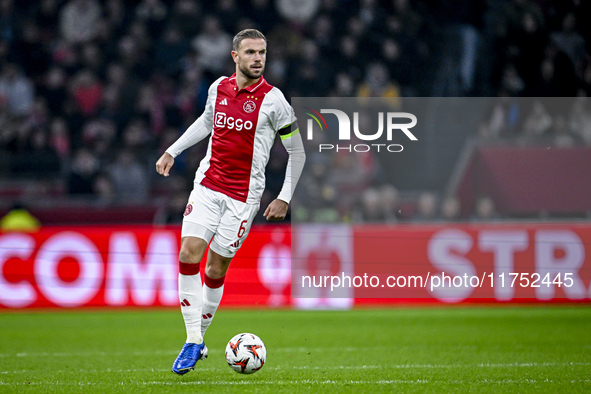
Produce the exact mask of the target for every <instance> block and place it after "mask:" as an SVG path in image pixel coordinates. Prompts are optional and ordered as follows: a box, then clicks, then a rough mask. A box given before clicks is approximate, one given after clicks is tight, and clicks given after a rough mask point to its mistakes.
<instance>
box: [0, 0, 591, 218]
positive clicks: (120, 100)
mask: <svg viewBox="0 0 591 394" xmlns="http://www.w3.org/2000/svg"><path fill="white" fill-rule="evenodd" d="M589 15H591V4H590V2H589V1H586V0H562V1H554V0H449V1H444V0H391V1H385V0H297V1H296V0H275V1H271V0H250V1H238V0H217V1H198V0H175V1H161V0H136V1H133V0H130V1H122V0H103V1H99V0H39V1H26V0H21V1H14V0H0V179H3V180H15V179H16V180H23V179H25V180H27V182H28V185H33V186H31V187H30V190H29V192H30V193H32V194H33V195H35V196H36V198H38V197H44V196H48V198H49V197H51V196H58V197H59V198H63V196H69V197H68V198H78V197H82V198H84V199H86V200H88V201H93V202H95V203H99V204H105V205H108V204H146V203H153V201H155V200H156V199H159V200H158V201H162V209H161V210H160V212H159V213H158V215H157V219H156V220H157V221H158V222H162V223H169V222H178V221H180V219H181V217H182V215H181V214H182V211H183V209H184V205H185V203H186V198H187V195H188V192H189V191H190V190H191V186H192V185H191V183H192V180H193V176H194V171H195V169H196V167H197V165H198V162H199V160H200V159H201V157H202V156H203V154H202V153H203V152H204V150H205V144H199V145H198V146H197V147H195V148H193V149H192V150H191V151H190V152H188V153H187V154H184V155H182V156H181V157H179V159H178V160H177V163H176V165H175V169H174V171H173V176H172V177H171V178H170V179H159V178H157V177H156V173H155V171H154V163H155V161H156V159H157V158H158V156H159V155H160V154H161V153H162V152H163V151H164V149H166V147H168V146H169V145H170V144H171V143H172V142H173V141H174V140H176V138H178V136H179V135H180V134H181V133H182V132H183V131H184V130H185V128H186V127H187V126H188V125H189V124H191V123H192V122H193V121H194V120H195V118H196V117H198V116H199V115H200V114H201V112H202V110H203V108H204V105H205V100H206V95H207V88H208V86H209V85H210V84H211V83H212V82H213V81H214V80H215V79H217V78H218V77H219V76H220V75H231V74H232V73H233V72H234V64H233V62H232V59H231V57H230V51H231V41H232V37H233V35H234V34H235V33H236V32H238V31H240V30H242V29H244V28H252V27H255V28H258V29H260V30H261V31H262V32H264V33H265V34H266V36H267V38H268V40H269V42H268V48H269V57H268V62H267V67H266V72H265V78H266V79H267V80H268V81H269V82H270V83H271V84H273V85H275V86H277V87H279V88H280V89H281V90H282V91H283V92H284V93H285V95H286V96H287V98H288V99H289V98H290V97H314V96H316V97H323V96H334V97H352V96H361V97H374V96H384V97H391V96H393V97H396V96H488V97H494V96H498V97H500V99H499V104H498V105H497V106H496V107H495V109H494V110H493V111H492V113H491V114H490V119H487V120H485V121H483V123H482V127H481V130H475V135H476V134H480V135H481V136H482V138H505V137H507V136H509V137H511V136H515V135H524V136H529V137H532V138H537V137H540V136H548V135H551V136H554V135H555V134H556V135H557V136H558V137H556V138H557V141H558V142H557V143H560V144H568V143H571V142H572V143H587V144H588V143H591V137H590V135H591V134H590V132H589V123H590V117H589V108H588V106H586V105H582V104H578V105H579V107H580V108H572V111H571V112H569V113H565V116H563V118H562V119H561V118H560V117H559V116H557V115H556V114H552V113H549V111H548V108H546V107H544V103H543V102H540V103H539V105H534V106H532V108H531V121H529V120H528V117H529V116H530V115H527V114H524V111H526V110H525V109H521V118H520V119H521V120H519V121H515V117H514V115H515V113H514V111H515V108H513V107H512V101H511V98H512V97H519V96H539V97H545V96H548V97H550V96H570V97H575V96H578V97H586V96H588V95H589V94H590V93H591V57H590V56H589V53H590V52H591V51H590V50H589V43H590V42H591V24H589V23H588V21H587V19H588V18H589ZM576 105H577V104H576V103H575V104H573V106H574V107H576ZM527 111H530V109H527ZM546 115H547V116H546ZM548 118H550V119H548ZM574 122H581V123H584V130H585V131H584V132H583V131H580V130H583V129H581V128H578V129H577V131H576V132H572V128H573V127H575V128H577V127H578V126H573V124H574ZM581 127H583V126H581ZM564 130H566V131H564ZM568 130H571V131H568ZM569 136H570V137H572V138H571V139H572V141H568V138H569ZM285 160H286V155H285V152H284V151H283V150H282V148H281V147H280V146H279V145H278V146H277V147H276V148H275V149H274V153H273V156H272V159H271V162H270V163H269V167H268V169H267V178H268V188H267V192H266V195H265V197H264V198H265V199H266V200H263V205H264V204H265V201H268V200H269V199H270V198H271V196H274V195H277V193H278V191H279V189H280V187H281V184H282V180H283V174H284V172H283V168H284V165H285ZM338 160H339V163H337V165H333V164H334V163H330V164H328V163H321V159H318V158H313V159H312V160H311V161H310V163H309V165H310V166H311V168H310V169H309V172H310V175H309V177H308V178H309V179H307V180H306V181H305V182H307V184H306V186H305V188H306V190H305V191H304V192H305V193H306V194H308V195H310V196H323V198H321V199H318V200H316V203H317V204H318V205H319V206H318V207H313V208H310V209H314V211H315V212H317V213H318V215H325V217H326V220H331V221H342V220H348V221H355V222H362V221H394V220H399V219H400V218H406V219H413V220H414V219H416V220H431V219H433V218H435V217H437V218H442V219H444V220H447V218H450V219H453V218H455V217H457V215H458V213H457V212H459V207H457V200H454V198H453V197H447V198H436V197H435V196H436V193H433V192H431V191H426V192H424V193H419V192H417V193H415V195H416V196H415V197H413V198H414V201H413V204H412V206H413V210H412V211H413V213H412V214H410V216H404V212H406V210H403V209H397V208H398V205H397V203H395V202H396V201H398V199H399V194H400V192H399V191H398V190H397V189H396V188H395V186H394V185H389V184H387V183H383V184H377V185H376V184H375V182H374V183H372V182H371V176H373V175H372V174H375V173H376V169H375V167H376V166H377V164H376V163H372V162H371V159H367V160H366V161H367V162H363V163H358V162H351V159H350V158H347V157H346V156H343V158H339V159H338ZM323 166H324V169H323V168H322V167H323ZM322 171H330V178H331V183H330V184H325V185H323V184H322V183H321V182H314V179H313V178H314V177H315V176H317V177H318V179H317V180H319V179H321V175H322V174H321V172H322ZM322 176H323V175H322ZM368 180H369V182H368ZM356 181H359V182H362V183H363V184H367V186H368V187H367V188H366V189H364V190H363V191H361V192H359V193H357V194H355V193H352V194H350V196H354V198H356V201H353V202H347V201H345V202H344V204H345V205H346V206H349V207H357V208H351V209H350V210H348V211H346V212H338V211H335V210H334V209H329V207H328V206H329V205H330V204H333V203H334V202H335V201H337V200H339V199H347V198H353V197H347V196H348V195H349V194H347V193H346V191H347V187H349V186H348V185H350V184H351V183H353V182H356ZM335 185H337V187H333V186H335ZM1 192H2V191H1V190H0V194H1ZM11 193H12V192H11ZM0 197H2V196H0ZM312 200H313V199H312ZM339 202H340V203H342V201H339ZM324 205H326V206H324ZM337 205H339V204H337ZM340 205H343V204H340ZM376 205H379V206H384V205H387V206H388V208H387V209H385V210H384V209H380V210H379V212H377V211H376V210H375V206H376ZM490 205H491V204H490V201H488V202H487V200H486V198H483V199H482V203H481V204H480V202H479V204H477V206H476V207H475V209H474V215H475V216H480V215H482V217H492V218H494V217H495V215H496V214H495V212H494V205H493V206H492V207H490ZM324 208H326V209H324ZM401 212H402V213H401ZM294 214H298V215H301V216H302V218H303V220H309V217H308V215H309V213H295V212H294ZM315 215H316V214H315ZM315 217H316V216H315ZM318 217H321V216H318Z"/></svg>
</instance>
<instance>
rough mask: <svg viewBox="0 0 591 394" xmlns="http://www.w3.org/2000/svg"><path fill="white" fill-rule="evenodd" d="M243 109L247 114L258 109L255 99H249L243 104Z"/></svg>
mask: <svg viewBox="0 0 591 394" xmlns="http://www.w3.org/2000/svg"><path fill="white" fill-rule="evenodd" d="M242 109H243V110H244V112H246V113H247V114H250V113H252V112H254V110H255V109H257V105H256V104H255V102H254V101H252V100H248V101H246V102H245V103H244V105H243V106H242Z"/></svg>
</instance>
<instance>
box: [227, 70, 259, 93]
mask: <svg viewBox="0 0 591 394" xmlns="http://www.w3.org/2000/svg"><path fill="white" fill-rule="evenodd" d="M229 81H230V83H231V84H232V85H234V87H235V88H237V87H238V85H236V73H234V74H232V76H231V77H230V78H229ZM265 82H266V81H265V78H263V76H262V75H261V79H259V82H258V83H255V84H252V85H250V86H247V87H245V88H244V89H241V90H246V91H247V92H249V93H254V92H255V90H257V89H258V88H260V87H261V86H263V84H265ZM236 90H238V89H236Z"/></svg>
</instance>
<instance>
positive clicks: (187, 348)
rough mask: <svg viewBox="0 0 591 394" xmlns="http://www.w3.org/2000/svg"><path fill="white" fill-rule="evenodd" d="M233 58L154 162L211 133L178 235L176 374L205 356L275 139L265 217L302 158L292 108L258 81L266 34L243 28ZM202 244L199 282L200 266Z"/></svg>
mask: <svg viewBox="0 0 591 394" xmlns="http://www.w3.org/2000/svg"><path fill="white" fill-rule="evenodd" d="M232 58H233V59H234V63H236V73H235V74H234V75H232V76H231V77H221V78H219V79H218V80H217V81H215V82H214V83H213V84H212V85H211V86H210V88H209V92H208V97H207V104H206V106H205V111H204V113H203V114H202V115H201V116H200V117H199V118H198V119H197V120H196V121H195V122H194V123H193V124H192V125H191V126H189V128H188V129H187V130H186V131H185V132H184V133H183V135H181V136H180V138H179V139H178V140H177V141H176V142H175V143H174V144H172V145H171V146H170V147H169V148H168V149H167V150H166V152H165V153H164V154H163V155H162V156H161V157H160V159H158V161H157V162H156V171H158V173H159V174H160V175H164V176H168V175H169V171H170V168H171V167H172V165H173V164H174V158H175V157H177V156H178V155H179V154H180V153H181V152H182V151H184V150H185V149H187V148H189V147H190V146H193V145H194V144H196V143H197V142H199V141H201V140H202V139H204V138H205V137H207V136H208V135H209V134H211V138H210V140H209V146H208V148H207V154H206V155H205V157H204V158H203V160H202V161H201V164H200V165H199V168H198V169H197V174H196V176H195V183H194V188H193V191H192V192H191V195H190V196H189V202H188V205H187V208H186V210H185V213H184V218H183V225H182V230H181V250H180V253H179V300H180V303H181V312H182V315H183V319H184V321H185V327H186V330H187V340H186V342H185V345H184V346H183V349H182V350H181V352H180V354H179V355H178V357H177V358H176V360H175V361H174V363H173V365H172V371H173V372H175V373H177V374H179V375H182V374H185V373H187V372H189V371H191V370H193V369H194V368H195V364H196V363H197V361H198V360H203V359H204V358H206V357H207V354H208V350H207V347H206V346H205V343H204V342H203V336H204V334H205V331H206V330H207V327H209V325H210V323H211V320H212V319H213V317H214V315H215V312H216V310H217V308H218V305H219V303H220V301H221V298H222V293H223V289H224V278H225V275H226V271H227V270H228V267H229V266H230V262H231V261H232V258H233V257H234V255H235V254H236V252H237V251H238V249H239V248H240V246H241V245H242V243H243V242H244V239H245V238H246V236H247V235H248V232H249V230H250V226H251V224H252V221H253V219H254V217H255V215H256V213H257V212H258V210H259V205H260V200H261V196H262V194H263V190H264V188H265V166H266V165H267V161H268V160H269V154H270V151H271V147H272V146H273V142H274V140H275V136H276V134H277V133H279V136H280V137H281V142H282V143H283V146H284V147H285V149H286V150H287V152H288V153H289V160H288V163H287V169H286V175H285V180H284V183H283V187H282V189H281V192H280V193H279V196H278V197H277V199H275V200H273V201H272V202H271V203H270V204H269V206H268V207H266V209H265V212H264V217H265V218H266V219H267V220H269V221H277V220H283V219H284V218H285V215H286V213H287V208H288V204H289V202H290V200H291V196H292V193H293V189H294V187H295V185H296V183H297V181H298V179H299V177H300V175H301V172H302V169H303V166H304V162H305V159H306V156H305V153H304V148H303V143H302V138H301V136H300V134H299V129H298V126H297V123H296V118H295V115H294V112H293V109H292V108H291V106H290V105H289V103H288V102H287V101H286V100H285V97H284V96H283V94H282V93H281V91H280V90H279V89H277V88H275V87H273V86H271V85H269V84H268V83H267V81H265V79H264V78H263V71H264V69H265V61H266V58H267V39H266V38H265V36H264V35H263V34H262V33H261V32H259V31H258V30H255V29H246V30H243V31H241V32H240V33H238V34H237V35H236V36H235V37H234V40H233V45H232ZM210 243H211V244H210ZM208 245H210V246H209V252H208V253H207V262H206V265H205V275H204V283H203V284H202V283H201V275H200V274H199V269H200V267H199V263H200V261H201V258H202V257H203V255H204V253H205V250H206V248H207V246H208Z"/></svg>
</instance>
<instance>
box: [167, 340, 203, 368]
mask: <svg viewBox="0 0 591 394" xmlns="http://www.w3.org/2000/svg"><path fill="white" fill-rule="evenodd" d="M208 353H209V352H208V350H207V346H205V343H204V342H202V343H201V344H200V345H197V344H196V343H185V345H184V346H183V349H182V350H181V352H180V353H179V355H178V357H177V358H176V360H174V363H173V364H172V372H174V373H176V374H179V375H184V374H186V373H187V372H189V371H192V370H194V369H195V364H197V361H198V360H205V359H206V358H207V355H208Z"/></svg>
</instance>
